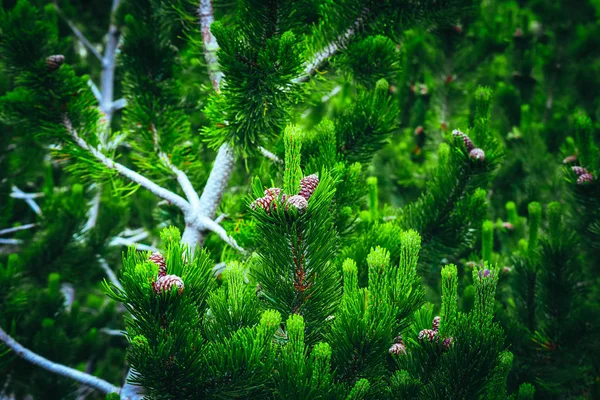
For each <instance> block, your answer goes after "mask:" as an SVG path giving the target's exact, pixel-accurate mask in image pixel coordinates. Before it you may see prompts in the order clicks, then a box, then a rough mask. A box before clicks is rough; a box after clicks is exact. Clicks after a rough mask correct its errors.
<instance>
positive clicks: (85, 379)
mask: <svg viewBox="0 0 600 400" xmlns="http://www.w3.org/2000/svg"><path fill="white" fill-rule="evenodd" d="M0 341H1V342H3V343H4V344H5V345H7V346H8V347H10V348H11V349H12V350H13V351H14V352H15V353H16V354H17V355H18V356H19V357H21V358H23V359H24V360H25V361H28V362H30V363H32V364H34V365H37V366H38V367H41V368H43V369H45V370H47V371H50V372H52V373H55V374H57V375H60V376H64V377H65V378H69V379H73V380H74V381H76V382H79V383H81V384H83V385H86V386H89V387H92V388H94V389H96V390H98V391H100V392H102V393H104V394H109V393H119V392H120V391H121V389H120V388H118V387H116V386H114V385H112V384H111V383H109V382H107V381H105V380H103V379H100V378H97V377H95V376H93V375H90V374H86V373H85V372H81V371H78V370H76V369H73V368H70V367H67V366H66V365H62V364H57V363H55V362H52V361H50V360H48V359H47V358H44V357H42V356H40V355H38V354H36V353H34V352H33V351H31V350H28V349H26V348H25V347H23V346H22V345H21V344H20V343H18V342H17V341H16V340H14V339H13V338H12V337H10V336H9V335H8V334H7V333H6V332H5V331H4V330H3V329H2V328H0Z"/></svg>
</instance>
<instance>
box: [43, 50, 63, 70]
mask: <svg viewBox="0 0 600 400" xmlns="http://www.w3.org/2000/svg"><path fill="white" fill-rule="evenodd" d="M64 62H65V56H63V55H62V54H55V55H52V56H49V57H46V67H47V68H48V71H50V72H54V71H56V70H57V69H59V68H60V66H61V65H63V63H64Z"/></svg>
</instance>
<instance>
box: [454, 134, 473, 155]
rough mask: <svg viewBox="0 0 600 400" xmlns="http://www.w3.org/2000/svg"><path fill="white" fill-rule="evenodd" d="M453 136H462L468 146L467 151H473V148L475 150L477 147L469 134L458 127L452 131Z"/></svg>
mask: <svg viewBox="0 0 600 400" xmlns="http://www.w3.org/2000/svg"><path fill="white" fill-rule="evenodd" d="M452 136H454V137H458V138H461V139H462V141H463V142H464V144H465V146H466V147H467V151H469V152H471V150H473V149H474V148H475V145H474V144H473V142H472V141H471V138H469V137H468V136H467V135H465V134H464V133H462V132H461V131H459V130H458V129H455V130H453V131H452Z"/></svg>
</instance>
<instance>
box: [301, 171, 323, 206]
mask: <svg viewBox="0 0 600 400" xmlns="http://www.w3.org/2000/svg"><path fill="white" fill-rule="evenodd" d="M318 184H319V177H318V176H317V175H315V174H312V175H309V176H305V177H304V178H302V180H301V181H300V193H298V195H300V196H302V197H304V198H305V199H306V200H308V199H310V196H312V194H313V192H314V191H315V189H316V188H317V185H318Z"/></svg>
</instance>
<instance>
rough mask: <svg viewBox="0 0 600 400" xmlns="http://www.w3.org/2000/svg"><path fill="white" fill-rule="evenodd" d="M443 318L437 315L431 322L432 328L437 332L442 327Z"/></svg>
mask: <svg viewBox="0 0 600 400" xmlns="http://www.w3.org/2000/svg"><path fill="white" fill-rule="evenodd" d="M441 319H442V318H441V317H439V316H437V317H435V318H434V319H433V321H432V322H431V328H432V329H433V330H434V331H436V332H437V331H438V329H439V328H440V321H441Z"/></svg>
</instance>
